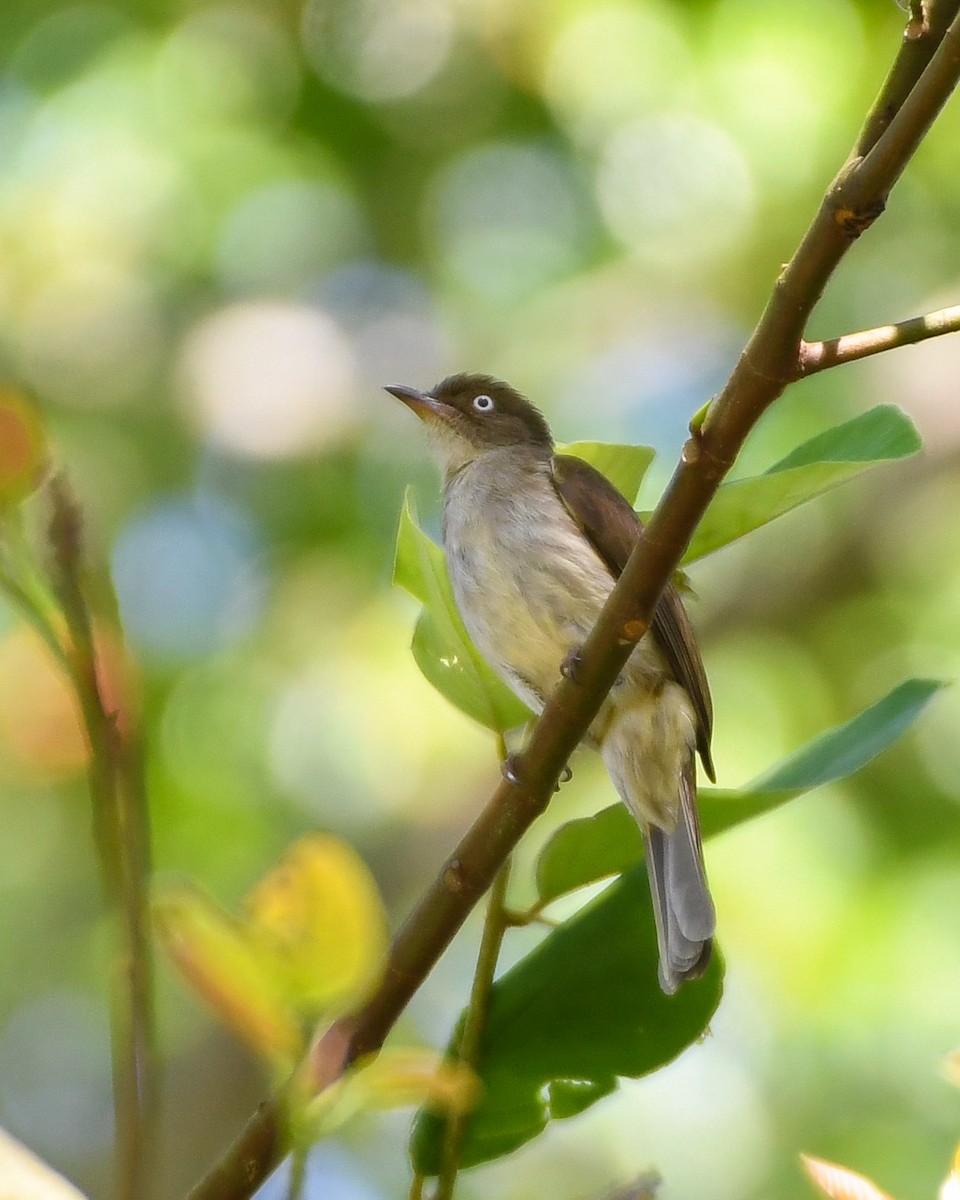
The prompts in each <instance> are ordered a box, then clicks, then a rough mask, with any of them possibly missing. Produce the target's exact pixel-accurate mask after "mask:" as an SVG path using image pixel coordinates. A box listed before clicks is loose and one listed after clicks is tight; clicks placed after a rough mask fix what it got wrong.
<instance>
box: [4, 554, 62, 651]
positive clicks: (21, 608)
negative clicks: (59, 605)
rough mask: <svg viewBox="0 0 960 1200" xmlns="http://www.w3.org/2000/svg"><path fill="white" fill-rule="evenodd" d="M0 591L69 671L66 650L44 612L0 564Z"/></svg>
mask: <svg viewBox="0 0 960 1200" xmlns="http://www.w3.org/2000/svg"><path fill="white" fill-rule="evenodd" d="M0 592H3V594H4V595H5V596H6V598H7V599H8V600H9V601H10V603H11V604H12V605H13V606H14V607H15V608H16V609H17V611H18V612H19V613H20V615H21V616H22V617H23V619H24V620H25V621H26V622H27V623H28V624H30V625H32V626H33V628H34V630H35V632H36V633H37V634H38V635H39V637H40V638H41V640H42V641H43V644H44V645H45V646H46V647H47V649H48V650H49V651H50V653H51V654H52V655H53V657H54V658H55V659H56V660H57V662H58V663H59V664H60V666H61V667H62V668H63V670H64V671H67V672H68V673H69V671H70V661H69V659H68V658H67V652H66V650H64V648H63V645H62V643H61V641H60V639H59V637H58V636H57V632H56V630H55V629H54V627H53V625H51V623H50V622H49V621H48V620H47V616H46V613H44V612H43V610H42V609H41V608H40V607H39V606H38V605H37V604H35V603H34V600H33V597H32V596H31V595H30V593H29V592H28V591H27V589H26V588H25V587H23V586H22V585H21V584H20V583H19V582H18V581H17V580H16V579H15V578H14V577H13V575H11V574H10V573H9V572H8V571H7V570H6V568H4V567H2V566H0Z"/></svg>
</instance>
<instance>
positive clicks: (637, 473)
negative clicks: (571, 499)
mask: <svg viewBox="0 0 960 1200" xmlns="http://www.w3.org/2000/svg"><path fill="white" fill-rule="evenodd" d="M557 450H558V452H559V453H560V454H573V455H575V456H576V457H577V458H582V459H583V460H584V461H585V462H588V463H589V464H590V465H591V466H592V467H596V468H597V470H598V471H599V472H600V473H601V474H602V475H606V477H607V479H609V480H610V482H611V483H612V484H613V486H614V487H615V488H616V489H617V491H618V492H619V493H620V494H621V495H622V496H626V498H627V499H628V500H629V501H630V503H631V504H632V503H633V502H634V500H635V499H636V497H637V492H639V491H640V484H641V483H643V477H644V475H646V473H647V469H648V468H649V466H650V464H651V463H652V462H653V460H654V457H655V455H656V451H655V450H653V449H652V448H651V447H650V446H625V445H620V444H617V443H613V442H570V443H569V444H568V445H566V446H564V445H558V446H557Z"/></svg>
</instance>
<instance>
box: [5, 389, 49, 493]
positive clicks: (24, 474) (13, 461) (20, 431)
mask: <svg viewBox="0 0 960 1200" xmlns="http://www.w3.org/2000/svg"><path fill="white" fill-rule="evenodd" d="M46 465H47V440H46V436H45V434H44V431H43V424H42V423H41V420H40V414H39V413H38V411H37V409H36V408H35V407H34V406H33V405H32V404H30V403H28V402H27V400H26V398H25V397H24V396H23V395H22V394H21V393H20V392H18V391H15V390H14V389H13V388H10V387H4V386H2V385H0V513H3V512H4V511H5V510H6V509H9V508H13V507H14V506H15V505H17V504H19V503H20V501H21V500H23V499H24V498H25V497H27V496H28V495H29V494H30V493H31V492H32V491H33V490H34V489H35V488H36V487H37V486H38V485H39V483H40V480H41V479H42V477H43V473H44V470H45V469H46Z"/></svg>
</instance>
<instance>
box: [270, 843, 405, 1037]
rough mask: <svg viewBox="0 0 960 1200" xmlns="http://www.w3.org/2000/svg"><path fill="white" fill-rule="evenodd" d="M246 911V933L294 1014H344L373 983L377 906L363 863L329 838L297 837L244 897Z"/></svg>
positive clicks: (383, 941)
mask: <svg viewBox="0 0 960 1200" xmlns="http://www.w3.org/2000/svg"><path fill="white" fill-rule="evenodd" d="M247 911H248V913H249V914H250V931H251V936H252V937H253V939H254V940H255V942H256V944H257V946H258V947H259V948H260V950H261V951H262V952H263V953H264V954H265V955H267V956H269V957H270V958H271V959H272V960H273V961H274V962H275V964H276V969H277V971H278V972H279V973H280V974H282V975H283V976H284V978H285V979H286V983H287V988H288V994H289V996H290V998H291V1001H292V1003H294V1004H295V1006H296V1007H297V1008H298V1009H299V1010H300V1011H301V1012H305V1013H309V1014H310V1015H312V1016H317V1015H319V1014H321V1013H323V1014H326V1015H330V1016H336V1015H338V1014H340V1013H343V1012H347V1011H349V1010H350V1009H351V1008H354V1007H356V1006H357V1004H359V1003H360V1002H361V1001H362V1000H364V999H365V998H366V997H367V996H368V995H369V993H370V992H371V991H372V990H373V988H374V987H376V985H377V984H378V983H379V981H380V979H381V977H382V975H383V968H384V963H385V960H386V949H387V926H386V919H385V916H384V912H383V905H382V904H381V902H380V895H379V892H378V891H377V887H376V884H375V883H374V881H373V878H372V876H371V875H370V872H369V871H368V870H367V868H366V866H365V865H364V863H363V862H362V860H361V859H360V858H359V857H358V856H357V855H356V854H355V853H354V852H353V851H352V850H351V849H350V848H349V846H346V845H344V844H343V843H342V842H339V841H337V839H336V838H333V837H328V836H326V835H325V834H312V835H310V836H308V837H305V838H301V839H300V841H298V842H297V843H295V845H294V846H293V847H292V848H291V849H290V851H289V852H288V853H287V855H286V857H285V858H284V859H283V861H282V862H281V863H280V865H279V866H278V867H276V868H275V869H274V870H273V871H271V872H270V873H269V874H268V875H266V876H264V878H263V879H262V880H261V882H260V883H259V884H258V885H257V886H256V888H254V890H253V891H252V892H251V894H250V895H249V897H248V898H247Z"/></svg>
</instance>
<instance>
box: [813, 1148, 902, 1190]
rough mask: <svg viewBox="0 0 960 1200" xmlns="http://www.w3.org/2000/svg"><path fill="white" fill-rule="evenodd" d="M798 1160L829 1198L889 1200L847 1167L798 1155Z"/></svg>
mask: <svg viewBox="0 0 960 1200" xmlns="http://www.w3.org/2000/svg"><path fill="white" fill-rule="evenodd" d="M800 1161H801V1162H802V1163H803V1166H804V1169H805V1171H806V1172H807V1174H808V1175H809V1176H810V1178H811V1179H812V1180H813V1182H814V1183H815V1184H816V1185H817V1187H818V1188H819V1189H820V1191H821V1192H823V1194H824V1195H825V1196H829V1197H830V1200H890V1197H889V1196H888V1195H887V1193H886V1192H881V1191H880V1189H879V1188H878V1187H877V1185H876V1184H875V1183H871V1181H870V1180H869V1179H867V1178H866V1177H865V1176H863V1175H858V1174H857V1172H856V1171H851V1170H849V1169H848V1168H847V1167H839V1166H837V1165H836V1164H835V1163H829V1162H824V1161H823V1160H822V1159H819V1158H811V1157H810V1156H809V1155H807V1154H801V1155H800Z"/></svg>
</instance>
